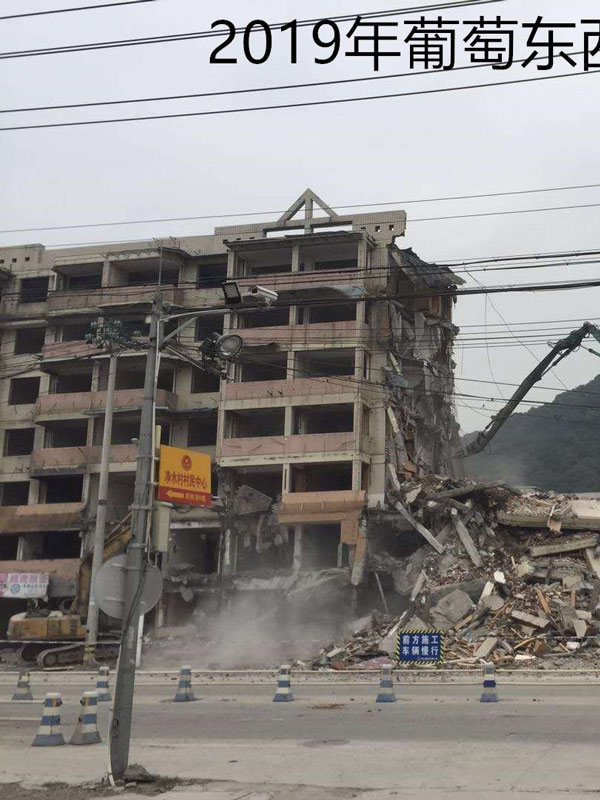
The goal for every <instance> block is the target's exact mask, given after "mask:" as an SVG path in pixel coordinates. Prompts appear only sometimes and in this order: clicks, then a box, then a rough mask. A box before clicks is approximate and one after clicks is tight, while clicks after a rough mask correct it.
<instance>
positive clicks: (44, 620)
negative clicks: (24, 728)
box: [7, 514, 131, 667]
mask: <svg viewBox="0 0 600 800" xmlns="http://www.w3.org/2000/svg"><path fill="white" fill-rule="evenodd" d="M130 517H131V515H130V514H128V515H127V516H126V517H125V518H124V519H123V520H122V521H121V522H120V523H119V524H118V525H117V526H116V527H115V528H113V530H112V531H111V532H110V533H109V535H108V536H107V537H106V540H105V543H104V553H103V558H102V560H103V561H106V560H107V559H109V558H111V557H112V556H115V555H119V554H120V553H124V552H125V550H126V548H127V544H128V542H129V539H130V536H131V530H130V527H129V522H130ZM91 577H92V552H91V551H90V552H89V553H86V555H85V556H84V557H83V559H82V561H81V564H80V567H79V572H78V575H77V594H76V595H75V597H74V599H73V602H72V603H71V606H70V607H69V609H68V610H67V611H66V612H62V611H47V610H32V611H25V612H23V613H21V614H15V615H14V616H13V617H11V618H10V620H9V623H8V632H7V639H9V640H11V641H13V642H15V644H17V643H18V644H20V645H21V647H20V649H19V651H18V655H19V658H20V660H21V661H22V662H23V663H24V664H33V663H36V662H37V664H38V666H40V667H57V666H63V665H68V664H78V663H81V662H82V661H83V648H84V640H85V635H86V626H85V624H84V620H85V618H86V616H87V608H88V602H89V597H90V583H91ZM101 618H102V615H101ZM118 636H119V633H118V632H116V631H115V632H114V633H113V635H112V636H111V635H110V632H109V631H103V632H102V633H99V634H98V644H97V645H96V655H95V657H96V659H97V660H98V661H106V660H110V659H113V658H116V657H117V655H118V652H119V645H118V644H115V639H117V638H118ZM103 638H105V639H106V640H107V641H106V642H103V641H102V639H103ZM63 640H64V641H65V644H64V645H63V644H58V643H59V642H61V641H63ZM74 640H76V641H74ZM51 642H52V646H49V644H50V643H51Z"/></svg>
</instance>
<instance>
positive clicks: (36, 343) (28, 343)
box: [15, 328, 46, 356]
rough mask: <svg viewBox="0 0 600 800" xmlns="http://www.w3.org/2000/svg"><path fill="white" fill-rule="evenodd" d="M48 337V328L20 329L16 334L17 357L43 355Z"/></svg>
mask: <svg viewBox="0 0 600 800" xmlns="http://www.w3.org/2000/svg"><path fill="white" fill-rule="evenodd" d="M45 337H46V328H19V329H17V331H16V333H15V355H16V356H20V355H26V354H27V353H41V352H42V347H43V346H44V339H45Z"/></svg>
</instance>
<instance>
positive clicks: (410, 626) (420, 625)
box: [400, 616, 433, 631]
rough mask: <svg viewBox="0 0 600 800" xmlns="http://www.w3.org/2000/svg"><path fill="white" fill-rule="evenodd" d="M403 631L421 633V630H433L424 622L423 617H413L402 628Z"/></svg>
mask: <svg viewBox="0 0 600 800" xmlns="http://www.w3.org/2000/svg"><path fill="white" fill-rule="evenodd" d="M400 630H401V631H420V630H428V631H431V630H433V628H432V627H431V625H430V624H429V623H428V622H424V621H423V620H422V619H421V617H417V616H414V617H411V618H410V619H409V620H407V621H406V622H405V623H404V625H403V626H402V627H401V628H400Z"/></svg>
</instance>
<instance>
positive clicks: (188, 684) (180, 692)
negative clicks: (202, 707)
mask: <svg viewBox="0 0 600 800" xmlns="http://www.w3.org/2000/svg"><path fill="white" fill-rule="evenodd" d="M195 699H196V698H195V697H194V690H193V689H192V668H191V667H181V669H180V670H179V686H178V687H177V694H176V695H175V697H174V698H173V702H174V703H191V702H192V700H195Z"/></svg>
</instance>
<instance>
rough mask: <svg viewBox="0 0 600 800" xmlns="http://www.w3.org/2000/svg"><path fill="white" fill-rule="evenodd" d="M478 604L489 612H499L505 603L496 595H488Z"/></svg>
mask: <svg viewBox="0 0 600 800" xmlns="http://www.w3.org/2000/svg"><path fill="white" fill-rule="evenodd" d="M480 603H481V605H482V606H484V608H487V609H489V610H490V611H500V609H501V608H504V606H505V601H504V600H503V599H502V598H501V597H499V596H498V595H497V594H489V595H488V596H487V597H484V598H482V600H481V601H480Z"/></svg>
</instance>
